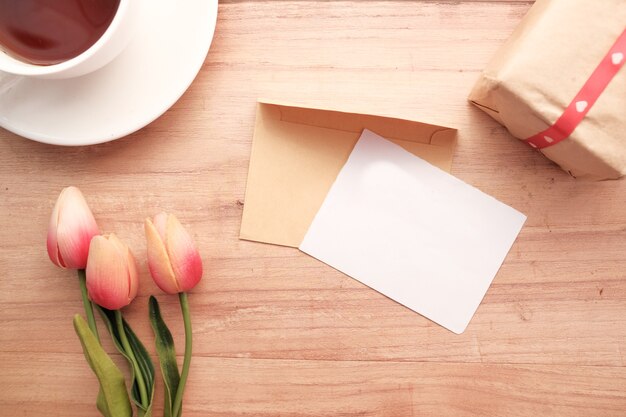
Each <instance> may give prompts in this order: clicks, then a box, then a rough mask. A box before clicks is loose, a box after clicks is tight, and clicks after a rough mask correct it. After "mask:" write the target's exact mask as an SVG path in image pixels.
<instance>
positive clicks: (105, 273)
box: [86, 234, 139, 310]
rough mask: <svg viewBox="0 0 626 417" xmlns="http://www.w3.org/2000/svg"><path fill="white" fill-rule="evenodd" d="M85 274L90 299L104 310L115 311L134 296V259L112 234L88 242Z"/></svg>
mask: <svg viewBox="0 0 626 417" xmlns="http://www.w3.org/2000/svg"><path fill="white" fill-rule="evenodd" d="M86 273H87V291H88V292H89V298H90V299H91V301H93V302H95V303H96V304H98V305H100V306H102V307H104V308H108V309H109V310H118V309H120V308H122V307H124V306H127V305H128V304H130V302H131V301H133V299H134V298H135V296H137V287H138V286H139V278H138V276H137V265H136V264H135V258H134V257H133V254H132V253H131V252H130V249H128V246H126V245H125V244H124V243H122V241H121V240H119V239H118V238H117V236H115V235H114V234H110V235H109V236H95V237H94V238H93V239H92V240H91V245H90V247H89V259H88V260H87V271H86Z"/></svg>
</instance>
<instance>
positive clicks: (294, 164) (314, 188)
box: [239, 102, 457, 247]
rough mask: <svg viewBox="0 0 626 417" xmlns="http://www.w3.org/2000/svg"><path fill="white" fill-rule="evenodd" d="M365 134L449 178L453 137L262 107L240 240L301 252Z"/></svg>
mask: <svg viewBox="0 0 626 417" xmlns="http://www.w3.org/2000/svg"><path fill="white" fill-rule="evenodd" d="M364 128H367V129H369V130H371V131H373V132H375V133H377V134H379V135H381V136H383V137H384V138H387V139H389V140H391V141H393V142H395V143H397V144H398V145H400V146H402V147H403V148H405V149H406V150H407V151H409V152H411V153H413V154H415V155H417V156H419V157H421V158H422V159H424V160H426V161H428V162H429V163H431V164H433V165H435V166H437V167H439V168H441V169H443V170H445V171H449V170H450V167H451V165H452V154H453V152H454V146H455V143H456V133H457V131H456V130H455V129H451V128H447V127H442V126H435V125H430V124H425V123H420V122H414V121H410V120H403V119H395V118H390V117H382V116H374V115H367V114H357V113H347V112H342V111H335V110H323V109H311V108H304V107H296V106H289V105H285V104H277V103H271V102H259V103H258V105H257V117H256V125H255V130H254V138H253V142H252V153H251V156H250V166H249V170H248V182H247V186H246V197H245V203H244V210H243V217H242V220H241V231H240V236H239V237H240V238H241V239H245V240H254V241H258V242H265V243H272V244H276V245H284V246H292V247H298V246H299V245H300V243H301V242H302V239H303V238H304V235H305V234H306V232H307V230H308V228H309V226H310V224H311V222H312V221H313V217H314V216H315V214H316V213H317V211H318V210H319V208H320V206H321V205H322V202H323V201H324V199H325V197H326V194H327V193H328V191H329V190H330V187H331V186H332V184H333V182H334V181H335V178H336V177H337V175H338V174H339V171H340V170H341V168H342V167H343V165H344V164H345V162H346V161H347V160H348V156H349V155H350V152H351V151H352V148H353V147H354V145H355V144H356V142H357V140H358V138H359V137H360V135H361V133H362V131H363V129H364Z"/></svg>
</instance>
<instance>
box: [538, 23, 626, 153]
mask: <svg viewBox="0 0 626 417" xmlns="http://www.w3.org/2000/svg"><path fill="white" fill-rule="evenodd" d="M625 62H626V29H624V31H623V32H622V34H621V35H620V36H619V37H618V38H617V41H616V42H615V44H613V46H612V47H611V49H609V52H608V53H607V54H606V55H605V56H604V58H603V59H602V61H601V62H600V65H598V66H597V68H596V69H595V71H593V73H592V74H591V76H590V77H589V79H588V80H587V82H586V83H585V85H584V86H583V88H581V89H580V91H579V92H578V94H576V97H574V100H572V102H571V103H570V104H569V106H567V108H566V109H565V111H564V112H563V114H562V115H561V117H559V119H558V120H557V121H556V122H555V123H554V124H553V125H552V126H550V127H549V128H548V129H546V130H544V131H543V132H539V133H537V134H536V135H534V136H531V137H530V138H528V139H526V142H528V144H529V145H530V146H532V147H533V148H536V149H541V148H546V147H548V146H552V145H556V144H557V143H559V142H560V141H562V140H563V139H567V138H568V137H569V136H570V135H571V134H572V132H574V129H576V127H577V126H578V124H579V123H580V122H581V121H582V120H583V119H584V118H585V115H586V114H587V112H589V109H591V107H592V106H593V105H594V103H595V102H596V101H597V100H598V97H600V95H601V94H602V92H603V91H604V89H605V88H606V86H607V85H609V83H610V82H611V80H612V79H613V77H615V75H616V74H617V73H618V72H619V70H620V68H622V66H624V63H625Z"/></svg>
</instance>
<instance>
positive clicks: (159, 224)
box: [152, 211, 167, 242]
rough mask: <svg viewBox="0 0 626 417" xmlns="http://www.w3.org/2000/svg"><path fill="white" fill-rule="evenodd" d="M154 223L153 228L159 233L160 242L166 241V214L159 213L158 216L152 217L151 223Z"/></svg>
mask: <svg viewBox="0 0 626 417" xmlns="http://www.w3.org/2000/svg"><path fill="white" fill-rule="evenodd" d="M152 222H153V223H154V227H156V229H157V231H158V232H159V236H161V240H162V241H163V242H166V241H167V235H166V234H165V232H166V229H167V214H165V212H163V211H162V212H160V213H159V214H157V215H156V216H154V220H153V221H152Z"/></svg>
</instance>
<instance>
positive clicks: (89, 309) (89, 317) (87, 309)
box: [78, 269, 100, 342]
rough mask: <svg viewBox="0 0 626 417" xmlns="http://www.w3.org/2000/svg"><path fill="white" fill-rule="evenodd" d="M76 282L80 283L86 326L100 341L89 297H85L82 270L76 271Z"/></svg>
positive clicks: (85, 291) (85, 279) (85, 285)
mask: <svg viewBox="0 0 626 417" xmlns="http://www.w3.org/2000/svg"><path fill="white" fill-rule="evenodd" d="M78 282H79V283H80V294H81V295H82V297H83V307H85V315H86V316H87V324H88V325H89V328H90V329H91V332H92V333H93V335H94V336H96V340H97V341H98V342H99V341H100V336H98V328H97V327H96V318H95V317H94V316H93V306H92V304H91V300H89V296H88V295H87V275H85V270H84V269H79V270H78Z"/></svg>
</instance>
